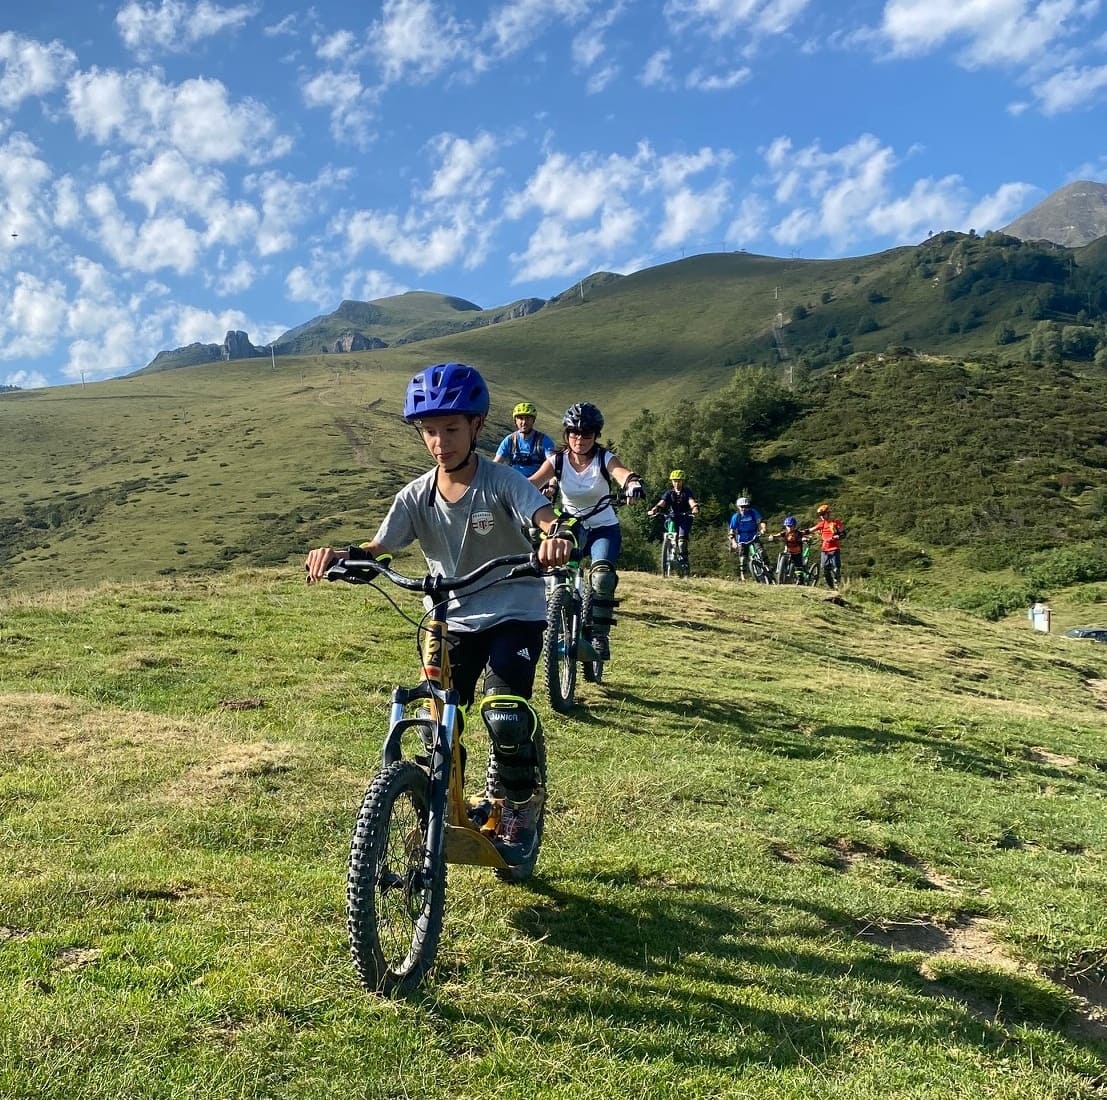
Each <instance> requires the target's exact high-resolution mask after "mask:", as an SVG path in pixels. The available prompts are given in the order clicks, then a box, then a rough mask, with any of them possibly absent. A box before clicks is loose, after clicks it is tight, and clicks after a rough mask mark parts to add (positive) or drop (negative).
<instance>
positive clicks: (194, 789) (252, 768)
mask: <svg viewBox="0 0 1107 1100" xmlns="http://www.w3.org/2000/svg"><path fill="white" fill-rule="evenodd" d="M295 765H296V753H295V752H294V751H293V750H292V749H291V748H290V747H289V746H287V745H275V744H272V743H271V742H269V741H257V742H254V743H252V744H247V745H225V746H223V747H222V748H220V749H218V750H217V751H216V752H215V755H214V756H213V758H212V759H210V760H205V761H204V762H203V763H200V764H196V765H195V766H193V767H191V768H189V769H188V771H186V772H185V773H184V774H183V775H182V776H181V777H180V778H179V779H178V780H177V781H176V782H175V783H173V784H171V785H170V786H169V787H168V788H166V789H165V790H164V791H163V792H162V797H163V798H164V799H165V801H167V802H172V803H193V802H196V801H198V800H201V799H204V798H212V797H216V798H219V797H222V796H223V795H224V794H225V793H226V792H227V790H228V789H230V788H233V787H235V786H237V785H238V784H240V783H243V782H248V781H251V780H255V779H261V778H263V777H265V776H272V775H283V774H284V773H286V772H290V771H291V770H292V769H293V768H294V767H295Z"/></svg>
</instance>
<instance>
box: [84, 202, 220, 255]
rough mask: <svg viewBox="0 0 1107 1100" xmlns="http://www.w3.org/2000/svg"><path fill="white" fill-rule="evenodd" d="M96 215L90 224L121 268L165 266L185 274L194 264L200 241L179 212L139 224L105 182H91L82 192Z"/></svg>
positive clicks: (201, 245)
mask: <svg viewBox="0 0 1107 1100" xmlns="http://www.w3.org/2000/svg"><path fill="white" fill-rule="evenodd" d="M85 201H86V204H87V206H88V209H89V211H90V212H91V213H92V215H93V217H94V218H95V219H96V221H95V224H94V225H93V226H90V228H92V230H93V232H94V234H95V236H96V239H97V241H99V243H100V246H101V247H102V248H103V249H104V251H105V252H107V253H108V255H109V256H111V258H112V259H113V260H114V261H115V262H116V264H117V265H118V266H119V267H120V268H122V269H123V270H124V271H159V270H162V269H168V270H170V271H175V272H176V273H177V274H178V275H186V274H188V273H189V272H191V271H192V270H194V268H195V267H196V262H197V260H198V258H199V255H200V252H201V251H202V247H203V242H202V240H201V236H200V234H199V233H197V232H196V230H194V229H192V228H191V227H190V226H189V225H188V224H187V223H186V222H185V220H184V219H183V218H181V217H179V216H178V215H175V214H173V215H159V216H156V217H152V218H147V219H146V221H144V222H143V223H142V224H141V225H138V226H136V225H134V224H132V223H131V222H130V221H128V220H127V218H126V216H125V215H124V214H123V213H122V212H121V211H120V209H119V206H118V204H117V203H116V199H115V195H114V193H113V192H112V190H111V188H109V187H108V186H107V185H106V184H103V183H100V184H96V185H95V186H93V187H92V188H91V189H90V190H89V192H88V194H87V195H86V196H85Z"/></svg>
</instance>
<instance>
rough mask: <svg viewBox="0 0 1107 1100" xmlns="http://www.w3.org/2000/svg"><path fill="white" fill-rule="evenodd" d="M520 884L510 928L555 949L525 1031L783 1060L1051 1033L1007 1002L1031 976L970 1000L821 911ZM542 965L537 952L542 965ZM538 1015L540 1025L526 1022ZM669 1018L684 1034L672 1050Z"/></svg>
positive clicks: (914, 958) (1028, 1001)
mask: <svg viewBox="0 0 1107 1100" xmlns="http://www.w3.org/2000/svg"><path fill="white" fill-rule="evenodd" d="M531 889H532V890H533V892H534V893H535V894H536V895H538V896H539V897H540V898H541V899H542V901H541V902H539V903H537V904H536V905H535V906H534V907H531V908H527V909H520V910H518V911H517V912H516V914H515V915H514V917H513V921H514V923H515V925H516V927H517V928H518V929H519V930H520V931H521V932H523V933H524V934H525V935H527V936H528V937H529V938H531V939H532V940H534V941H542V942H543V943H544V944H545V945H547V946H550V947H553V948H556V949H558V950H560V951H562V952H565V953H567V955H568V956H569V958H568V959H567V960H566V961H565V962H564V964H563V965H561V966H560V967H558V968H557V978H558V985H559V992H558V994H557V999H556V1006H555V1007H556V1011H555V1012H551V1013H550V1017H549V1018H550V1022H549V1024H548V1025H546V1024H544V1023H542V1022H538V1023H537V1024H536V1022H535V1020H534V1018H533V1017H532V1018H530V1019H528V1020H527V1021H526V1023H525V1025H521V1027H522V1028H525V1031H526V1034H527V1036H528V1038H529V1039H530V1040H531V1041H539V1042H543V1041H546V1040H548V1041H550V1042H551V1043H553V1042H563V1041H564V1037H565V1035H566V1034H569V1035H571V1034H573V1033H575V1032H577V1031H578V1030H579V1031H580V1033H582V1034H586V1033H588V1032H589V1029H590V1028H592V1027H593V1026H594V1023H595V1020H596V1019H597V1018H599V1019H603V1020H606V1021H610V1024H611V1026H612V1027H613V1028H615V1029H617V1030H618V1032H619V1035H620V1043H624V1042H625V1043H626V1046H627V1049H626V1050H625V1051H624V1055H625V1056H628V1057H640V1058H669V1059H673V1058H675V1059H676V1061H678V1062H680V1063H685V1064H694V1065H699V1066H702V1067H704V1068H718V1067H736V1066H742V1065H748V1064H750V1063H754V1064H756V1063H760V1064H763V1065H765V1066H767V1067H773V1068H783V1067H788V1066H792V1065H797V1064H800V1063H809V1062H811V1063H819V1062H826V1061H830V1060H833V1059H835V1058H837V1057H840V1056H842V1055H843V1054H844V1053H845V1052H847V1051H848V1050H851V1049H857V1045H858V1043H862V1044H867V1043H875V1044H880V1043H894V1044H897V1045H898V1044H901V1043H902V1044H914V1045H919V1044H922V1045H933V1046H934V1047H935V1048H938V1047H942V1048H943V1049H948V1047H949V1046H950V1045H956V1046H960V1047H964V1048H971V1049H984V1050H989V1051H992V1052H998V1051H999V1050H1000V1049H1001V1048H1003V1047H1005V1046H1006V1045H1007V1044H1009V1042H1010V1033H1009V1032H1008V1031H1007V1030H1006V1027H1007V1025H1021V1024H1028V1025H1034V1026H1039V1027H1048V1028H1050V1029H1052V1030H1057V1031H1060V1030H1061V1026H1062V1020H1060V1019H1057V1020H1052V1019H1044V1018H1043V1016H1042V1014H1041V1013H1040V1012H1038V1011H1036V1010H1035V1011H1030V1009H1027V1010H1026V1011H1025V1012H1023V1011H1022V1008H1021V1007H1020V1006H1024V1005H1030V1006H1034V1005H1036V1004H1037V1002H1039V1001H1040V1000H1041V996H1042V994H1041V989H1040V985H1041V982H1040V981H1037V982H1035V980H1033V979H1031V978H1027V979H1022V978H1020V976H1018V975H1014V974H1011V975H1004V976H1003V982H1004V985H1003V990H1002V993H1003V997H1002V998H1001V1000H1002V1002H1003V1009H1002V1011H998V1010H997V1011H991V1009H992V1008H993V1007H994V1006H989V1005H984V1008H983V1010H981V1008H980V1005H979V1003H976V1002H973V1003H968V1002H966V1001H965V1000H964V999H963V998H958V997H950V996H944V995H943V991H942V989H941V988H940V987H936V984H935V983H934V982H933V981H932V980H928V979H927V978H926V977H924V976H923V975H922V974H921V973H920V969H919V966H920V959H919V957H918V956H919V953H917V952H916V953H903V952H893V951H888V950H884V949H881V948H879V947H874V946H873V945H871V944H867V943H865V942H863V941H862V940H860V939H859V938H858V937H857V936H856V935H855V934H854V928H855V922H854V921H852V919H851V917H850V916H849V915H848V914H846V913H845V912H844V911H841V910H838V909H835V908H834V907H828V906H821V905H818V904H814V903H808V902H804V901H800V900H797V899H795V898H790V897H784V896H776V897H773V896H768V895H766V894H765V893H763V892H762V893H759V894H757V895H756V896H754V895H752V894H747V893H745V892H743V891H740V890H728V889H720V888H718V887H716V886H713V885H709V884H705V883H684V884H679V883H677V884H674V883H671V882H668V881H658V880H656V879H651V878H650V877H649V876H640V875H637V874H633V873H632V874H629V875H622V876H606V877H604V878H602V879H597V878H595V877H593V876H575V877H574V876H571V877H569V878H568V879H560V880H559V881H558V882H556V883H555V882H550V881H544V882H543V881H534V882H532V883H531ZM574 956H575V957H576V961H574V959H573V957H574ZM556 966H557V960H556V957H555V958H551V959H550V960H549V961H548V962H547V963H546V964H545V965H544V967H543V970H544V971H545V972H546V976H550V975H551V974H552V972H553V968H554V967H556ZM995 982H996V979H995V976H994V974H992V973H991V972H990V971H988V969H987V968H984V970H982V972H981V975H980V977H979V985H978V988H977V989H976V992H977V993H978V994H983V995H985V996H986V990H987V989H991V988H993V987H994V986H995ZM962 984H964V983H962ZM1024 987H1025V988H1024ZM862 1003H863V1005H864V1010H863V1011H856V1010H853V1011H848V1012H847V1011H843V1009H842V1006H843V1005H846V1004H854V1005H855V1006H856V1005H858V1004H862ZM547 1026H548V1029H549V1034H548V1036H543V1035H541V1034H536V1033H535V1028H536V1027H537V1028H538V1031H539V1032H541V1031H542V1029H543V1028H544V1027H547ZM674 1028H676V1029H677V1030H678V1031H679V1032H681V1033H682V1034H686V1033H687V1032H688V1031H694V1032H695V1033H696V1034H697V1036H698V1037H699V1039H698V1041H697V1042H696V1043H695V1044H689V1045H688V1046H687V1047H685V1046H681V1047H679V1048H678V1049H676V1050H674V1047H673V1039H674ZM1077 1041H1080V1040H1079V1039H1077ZM1087 1045H1088V1046H1089V1049H1095V1050H1097V1051H1098V1050H1100V1049H1101V1048H1100V1047H1099V1046H1098V1045H1097V1044H1095V1043H1089V1044H1087Z"/></svg>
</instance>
